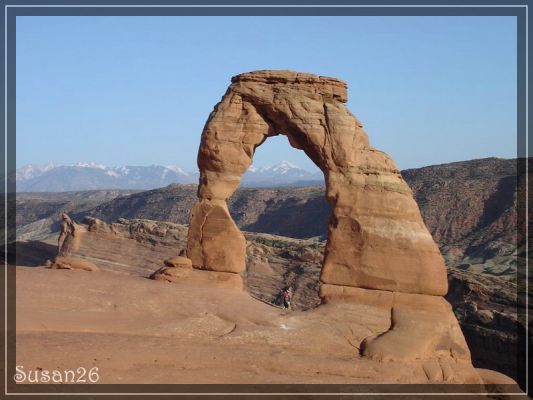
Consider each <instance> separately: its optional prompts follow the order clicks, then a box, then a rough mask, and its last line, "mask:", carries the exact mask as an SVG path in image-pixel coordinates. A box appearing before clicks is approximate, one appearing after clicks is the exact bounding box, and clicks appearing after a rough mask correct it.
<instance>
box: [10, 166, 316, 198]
mask: <svg viewBox="0 0 533 400" xmlns="http://www.w3.org/2000/svg"><path fill="white" fill-rule="evenodd" d="M323 181H324V178H323V176H322V173H321V172H309V171H307V170H305V169H303V168H300V167H298V166H297V165H294V164H292V163H290V162H288V161H282V162H281V163H279V164H276V165H274V166H267V167H260V168H259V167H255V166H251V167H250V169H249V170H248V171H247V172H246V173H245V174H244V176H243V178H242V184H243V186H248V187H268V186H305V185H309V184H318V183H322V182H323ZM197 182H198V172H187V171H184V170H183V169H182V168H180V167H177V166H175V165H168V166H161V165H150V166H122V167H109V166H105V165H101V164H95V163H77V164H46V165H34V164H28V165H25V166H24V167H22V168H19V169H17V171H16V187H17V192H66V191H79V190H99V189H140V190H147V189H155V188H160V187H164V186H167V185H170V184H172V183H197Z"/></svg>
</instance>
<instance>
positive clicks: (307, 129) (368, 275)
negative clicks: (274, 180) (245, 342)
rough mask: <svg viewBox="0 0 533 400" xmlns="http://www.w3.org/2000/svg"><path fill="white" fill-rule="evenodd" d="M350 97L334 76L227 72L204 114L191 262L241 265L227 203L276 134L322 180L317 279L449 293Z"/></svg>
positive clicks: (409, 203)
mask: <svg viewBox="0 0 533 400" xmlns="http://www.w3.org/2000/svg"><path fill="white" fill-rule="evenodd" d="M347 96H348V95H347V87H346V84H345V83H344V82H342V81H340V80H338V79H334V78H326V77H320V76H316V75H311V74H303V73H297V72H292V71H268V70H266V71H255V72H250V73H245V74H241V75H237V76H235V77H233V78H232V84H231V85H230V87H229V88H228V90H227V92H226V94H225V95H224V97H223V98H222V100H221V101H220V103H218V104H217V105H216V106H215V110H214V111H213V112H212V113H211V114H210V116H209V119H208V121H207V123H206V125H205V128H204V131H203V133H202V139H201V144H200V149H199V152H198V166H199V168H200V184H199V187H198V196H199V202H198V203H197V204H196V205H195V206H194V207H193V208H192V211H191V220H190V226H189V238H188V244H187V256H188V257H189V258H191V260H192V262H193V266H194V267H196V268H200V269H207V270H212V271H219V272H220V271H225V272H233V273H239V272H242V271H244V270H245V246H246V245H245V239H244V236H243V234H242V233H241V232H240V231H239V229H238V227H237V225H236V224H235V222H234V221H233V219H232V218H231V216H230V213H229V210H228V206H227V203H226V200H227V199H228V198H229V197H230V196H231V195H232V194H233V192H234V191H235V190H236V189H237V187H238V186H239V182H240V178H241V176H242V175H243V174H244V172H245V171H246V170H247V169H248V167H249V166H250V165H251V163H252V158H253V154H254V152H255V149H256V148H257V147H258V146H260V145H261V144H262V143H263V142H264V141H265V140H267V139H268V137H269V136H274V135H278V134H280V133H282V134H285V135H287V137H288V139H289V142H290V144H291V145H292V146H293V147H295V148H297V149H301V150H303V151H304V152H305V153H306V154H307V155H308V156H309V157H310V158H311V159H312V160H313V161H314V163H315V164H316V165H317V166H318V167H319V168H320V169H322V171H323V172H324V175H325V178H326V196H327V199H328V201H329V203H330V204H331V207H332V209H333V214H332V216H331V219H330V223H329V230H328V242H327V245H326V252H325V259H324V266H323V270H322V274H321V280H322V282H324V283H329V284H334V285H345V286H354V287H363V288H368V289H378V290H390V291H398V292H405V293H421V294H429V295H444V294H445V293H446V291H447V280H446V270H445V266H444V261H443V258H442V256H441V254H440V252H439V249H438V247H437V245H436V244H435V242H434V241H433V239H432V238H431V235H430V234H429V232H428V230H427V228H426V227H425V225H424V222H423V221H422V217H421V215H420V211H419V210H418V206H417V205H416V202H415V201H414V199H413V196H412V193H411V190H410V189H409V187H408V186H407V184H406V183H405V181H404V180H403V178H402V176H401V175H400V172H399V171H398V169H397V167H396V165H395V164H394V162H393V161H392V160H391V159H390V158H389V157H388V156H387V155H386V154H385V153H383V152H380V151H378V150H376V149H374V148H373V147H371V146H370V145H369V142H368V137H367V134H366V133H365V131H364V130H363V129H362V125H361V123H360V122H359V121H358V120H357V119H356V118H355V117H354V116H353V115H352V114H351V113H350V111H348V109H347V108H346V106H345V105H344V103H345V102H346V101H347ZM222 243H223V245H222ZM391 260H393V262H391Z"/></svg>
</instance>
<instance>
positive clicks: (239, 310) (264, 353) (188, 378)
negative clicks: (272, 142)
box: [16, 268, 481, 384]
mask: <svg viewBox="0 0 533 400" xmlns="http://www.w3.org/2000/svg"><path fill="white" fill-rule="evenodd" d="M201 272H202V271H199V273H201ZM16 311H17V353H16V356H17V365H24V367H25V369H26V370H29V369H32V370H35V369H37V368H42V369H48V370H53V369H62V370H63V369H76V368H78V367H80V366H85V367H87V369H88V368H90V367H93V366H96V367H98V369H99V375H100V378H101V380H100V383H354V384H355V383H428V382H434V383H438V382H446V383H461V382H469V383H479V382H481V379H480V377H479V375H478V374H477V372H476V370H475V369H474V368H473V367H472V365H471V364H470V362H469V360H467V359H464V358H462V357H456V356H455V355H454V354H451V355H450V353H448V354H445V353H444V352H443V353H442V354H441V355H439V357H434V356H433V355H432V356H431V357H430V358H429V359H425V358H422V359H419V360H410V361H402V360H396V361H394V360H390V361H384V360H381V361H380V360H377V359H370V358H368V357H362V356H361V355H360V353H359V349H360V346H361V343H362V342H363V340H364V339H365V338H367V337H372V336H376V335H378V334H379V333H380V332H383V331H386V330H387V329H388V328H389V325H390V312H389V310H388V309H386V308H384V307H381V306H380V305H379V304H354V303H350V304H326V305H324V306H321V307H318V308H316V309H314V310H309V311H305V312H298V311H293V312H287V311H284V310H280V309H278V308H275V307H271V306H269V305H267V304H265V303H263V302H260V301H258V300H255V299H253V298H252V297H250V296H249V295H248V293H246V292H244V291H237V290H235V289H224V288H219V287H212V286H206V285H204V284H201V285H195V284H194V283H191V282H187V283H172V284H169V283H167V282H163V281H156V280H150V279H142V278H140V277H138V276H134V275H125V274H116V273H112V272H108V271H101V272H99V273H87V272H84V271H74V270H46V269H44V268H20V269H18V270H17V310H16Z"/></svg>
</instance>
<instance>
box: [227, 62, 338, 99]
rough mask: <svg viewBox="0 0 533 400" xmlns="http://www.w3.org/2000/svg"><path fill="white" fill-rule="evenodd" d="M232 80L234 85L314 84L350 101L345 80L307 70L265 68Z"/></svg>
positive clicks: (319, 90) (319, 91) (317, 87)
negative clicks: (307, 71)
mask: <svg viewBox="0 0 533 400" xmlns="http://www.w3.org/2000/svg"><path fill="white" fill-rule="evenodd" d="M231 82H232V86H234V85H239V84H246V83H247V82H250V83H255V84H261V83H262V84H268V85H287V84H293V85H302V86H305V85H312V86H313V87H314V88H315V90H317V92H318V93H320V94H322V95H330V96H332V97H334V98H335V99H336V100H338V101H340V102H342V103H346V102H347V101H348V84H347V83H346V82H345V81H343V80H341V79H337V78H330V77H327V76H321V75H315V74H309V73H305V72H296V71H290V70H273V69H263V70H257V71H250V72H245V73H242V74H239V75H235V76H233V77H232V78H231Z"/></svg>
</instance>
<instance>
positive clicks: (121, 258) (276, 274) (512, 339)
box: [18, 220, 523, 376]
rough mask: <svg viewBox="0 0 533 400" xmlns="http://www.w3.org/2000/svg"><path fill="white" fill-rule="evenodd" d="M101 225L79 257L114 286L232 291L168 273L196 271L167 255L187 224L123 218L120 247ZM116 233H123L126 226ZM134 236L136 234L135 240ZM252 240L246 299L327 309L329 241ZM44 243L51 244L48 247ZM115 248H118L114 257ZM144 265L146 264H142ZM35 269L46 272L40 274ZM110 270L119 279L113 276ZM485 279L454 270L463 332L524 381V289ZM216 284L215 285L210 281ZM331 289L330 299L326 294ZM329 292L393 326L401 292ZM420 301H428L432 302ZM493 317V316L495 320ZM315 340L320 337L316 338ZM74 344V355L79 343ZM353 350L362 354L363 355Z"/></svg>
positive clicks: (478, 353) (438, 319) (433, 317)
mask: <svg viewBox="0 0 533 400" xmlns="http://www.w3.org/2000/svg"><path fill="white" fill-rule="evenodd" d="M94 223H95V222H94V221H92V220H88V221H87V223H85V224H78V230H79V231H86V233H84V234H83V235H82V236H81V238H82V240H81V241H80V246H79V249H78V251H76V252H74V253H73V254H72V256H73V257H75V258H77V259H81V260H83V259H84V257H85V254H86V253H85V252H87V251H89V250H90V251H94V252H95V253H96V254H99V255H100V257H101V258H99V259H97V260H94V257H93V258H92V259H93V261H94V263H96V265H98V266H99V267H100V269H101V270H102V272H98V273H97V274H106V275H105V276H107V277H108V278H106V279H112V280H114V279H115V278H114V277H115V275H119V276H120V277H122V278H124V279H126V278H128V279H127V280H125V281H124V284H125V285H126V284H129V283H130V282H135V281H132V280H130V279H129V277H128V275H129V276H131V277H137V278H138V279H141V280H142V281H146V279H144V278H146V277H148V276H149V275H150V274H152V273H153V272H154V271H157V270H158V269H162V270H167V271H168V270H170V272H169V273H167V274H166V276H165V275H164V274H163V275H162V276H160V277H159V278H158V279H160V280H159V283H161V284H163V283H164V284H165V285H164V286H163V287H169V286H170V287H173V286H174V285H181V284H183V285H186V284H189V283H191V282H192V283H193V284H194V285H195V286H203V288H204V289H202V290H200V291H199V292H198V293H199V296H200V298H201V297H202V296H203V293H204V291H209V290H211V289H209V288H213V287H221V286H224V285H220V282H213V281H212V280H211V279H209V275H211V274H219V273H217V272H207V271H198V270H194V272H195V273H196V274H195V275H196V279H194V278H193V277H191V274H187V273H182V275H181V277H180V276H179V272H178V271H173V270H178V268H176V267H168V266H169V264H172V263H173V264H174V265H177V266H181V268H179V269H182V270H183V269H187V270H189V271H191V268H189V266H188V265H185V264H184V263H185V261H184V260H187V259H186V258H183V257H179V256H177V257H172V258H170V259H167V258H166V257H168V256H165V255H164V254H165V252H166V251H167V249H168V248H172V253H173V254H176V253H178V249H179V248H180V246H184V244H185V241H186V234H187V230H186V227H185V226H182V225H178V226H176V225H175V224H167V223H161V222H156V221H148V220H132V221H127V220H121V221H120V223H118V224H115V227H116V226H117V225H120V231H124V232H128V234H127V235H125V236H120V235H118V236H116V237H115V238H114V239H113V240H114V241H113V242H110V241H109V240H108V235H109V231H110V230H111V225H108V224H104V223H101V222H100V223H98V225H97V229H94V228H92V229H91V231H89V229H88V227H89V225H91V224H92V225H94ZM140 227H144V228H143V230H144V231H145V232H144V233H142V234H141V233H140V232H139V230H140ZM146 227H159V230H158V231H159V232H161V229H162V228H165V227H166V230H167V232H168V231H169V230H175V232H177V233H178V237H176V238H172V239H171V238H170V237H169V236H167V235H165V236H162V235H154V234H153V233H149V232H147V231H146ZM115 229H116V230H117V231H119V228H115ZM163 230H164V229H163ZM129 232H132V234H131V237H130V233H129ZM151 232H154V230H151ZM180 235H181V236H180ZM245 236H246V238H247V249H246V252H247V256H246V263H247V271H246V274H245V275H244V284H245V289H244V290H245V292H244V293H246V296H249V295H251V296H253V297H255V298H257V299H259V300H261V302H263V303H267V304H270V305H274V306H277V307H280V306H281V304H282V301H281V290H282V289H283V288H284V287H287V286H292V287H293V288H294V296H293V301H292V306H293V310H296V311H297V312H298V311H300V310H310V309H313V308H315V307H317V306H318V305H319V304H320V301H321V299H320V297H319V296H318V291H319V275H320V269H321V262H322V255H323V250H324V243H323V242H317V241H313V240H301V239H291V238H285V237H280V236H274V235H268V234H258V233H248V232H245ZM139 237H140V238H142V240H139ZM56 241H57V238H54V239H53V243H55V242H56ZM147 242H150V243H152V246H153V247H147V246H146V243H147ZM159 242H161V244H159ZM110 243H111V245H112V246H113V247H112V248H111V247H110ZM42 245H44V243H43V244H42ZM40 248H41V247H35V248H33V249H32V251H33V252H34V257H33V258H32V259H37V258H38V253H39V249H40ZM24 249H26V250H28V249H30V246H29V245H28V246H27V247H24ZM112 249H114V250H113V251H112ZM45 250H46V249H45ZM45 250H41V251H40V254H41V265H44V262H45V261H46V259H47V258H48V254H49V252H48V251H47V250H46V251H45ZM89 257H90V256H89ZM111 260H114V261H111ZM139 260H143V261H141V262H140V261H139ZM171 260H173V261H172V263H170V261H171ZM143 262H146V266H143V265H141V264H142V263H143ZM165 262H166V263H165ZM30 269H32V268H27V269H23V268H20V269H19V270H18V271H22V272H20V277H21V278H20V279H32V278H31V277H32V275H28V274H27V272H24V271H26V270H30ZM33 270H34V271H41V269H40V268H38V269H33ZM47 271H48V272H50V273H51V274H57V273H65V274H71V273H73V272H76V271H49V270H44V272H47ZM110 272H114V273H113V274H109V273H110ZM172 272H174V274H172ZM176 272H177V273H176ZM79 273H80V274H85V276H86V278H83V279H89V282H87V283H83V280H82V278H81V275H80V280H79V281H76V282H74V281H72V282H71V284H75V285H82V286H83V285H92V282H93V280H92V279H93V278H91V277H90V276H91V275H94V274H93V273H87V272H83V271H80V272H79ZM222 274H223V273H222ZM226 274H227V275H232V276H234V275H235V274H231V273H226ZM198 275H202V276H198ZM204 275H207V276H204ZM38 276H39V279H42V282H41V283H40V285H39V286H38V287H35V289H34V292H37V291H46V290H48V289H45V287H46V285H47V283H46V279H49V277H52V276H57V275H42V272H39V275H38ZM482 278H483V277H477V276H472V274H469V273H466V272H461V271H456V270H452V271H451V275H450V287H451V290H450V293H449V295H448V296H447V299H448V300H449V301H450V302H451V303H452V304H453V305H454V309H455V314H456V315H457V316H458V317H459V320H460V322H461V326H462V329H463V331H464V332H465V334H466V336H467V341H468V343H469V344H470V346H471V349H472V350H473V355H474V357H475V360H476V364H475V365H476V366H481V367H483V368H490V369H495V368H497V369H498V370H499V371H500V372H504V373H506V374H508V375H509V376H516V369H515V368H516V353H515V349H516V347H515V345H516V340H517V329H518V328H520V327H519V326H518V324H517V319H516V313H515V309H514V304H515V301H516V300H515V298H513V297H512V295H513V292H516V288H513V284H511V283H507V285H508V286H509V287H508V288H507V287H505V288H504V287H502V283H505V282H503V281H501V280H499V279H496V278H492V279H490V280H486V279H485V280H483V279H482ZM35 279H37V278H35ZM65 279H67V278H65ZM117 279H118V278H117ZM210 280H211V282H209V281H210ZM167 282H173V283H167ZM117 285H118V283H117ZM226 287H227V285H226ZM231 287H235V286H231ZM19 289H20V288H19ZM93 289H94V290H97V291H98V293H101V292H100V289H99V288H96V287H95V288H92V289H91V290H93ZM50 290H52V289H50ZM87 290H89V289H87ZM102 290H103V289H102ZM124 290H126V289H124ZM131 290H132V291H135V290H137V286H132V287H131ZM217 290H218V289H217ZM328 290H329V292H328V293H324V292H326V291H328ZM322 291H323V293H322V296H323V297H324V298H325V299H326V301H327V305H326V306H327V307H329V306H330V305H332V304H336V305H338V306H340V305H341V304H342V302H344V303H345V305H346V306H347V307H349V306H350V304H366V303H369V301H368V299H371V300H372V301H371V302H370V303H371V304H370V305H372V307H373V310H374V311H378V310H379V313H380V314H383V315H384V314H388V316H389V317H388V318H389V325H390V318H391V317H393V315H392V314H391V311H393V310H394V307H393V303H392V301H391V299H392V297H393V294H392V293H391V292H387V291H376V290H364V289H358V288H349V287H346V286H335V285H323V286H322ZM20 293H21V294H20V295H21V296H22V297H23V296H33V295H34V294H33V293H32V292H20ZM80 293H82V292H80ZM248 293H249V294H248ZM364 293H366V294H367V295H366V297H363V296H362V294H364ZM101 294H102V293H101ZM108 294H109V293H107V294H105V295H104V294H102V297H101V299H100V301H103V302H105V301H107V300H106V296H107V295H108ZM139 296H141V297H142V296H143V293H142V292H139ZM176 296H177V297H176V300H175V304H174V305H173V306H172V307H173V309H176V310H178V309H180V308H181V307H182V296H181V295H179V294H177V295H176ZM413 296H414V295H413ZM465 296H466V297H465ZM339 297H340V298H339ZM420 297H421V298H424V297H425V296H420ZM430 297H431V298H437V299H438V297H435V296H430ZM365 298H366V299H367V301H366V303H365V301H364V299H365ZM69 301H71V300H69ZM196 301H198V300H196ZM415 305H416V304H415ZM441 305H442V304H441ZM162 307H166V305H165V304H164V303H162ZM239 307H240V306H239ZM269 307H270V306H269ZM322 307H324V305H322V306H320V307H318V309H320V308H322ZM438 308H439V306H437V307H434V309H433V310H432V312H431V313H430V315H427V317H428V318H427V319H426V320H427V321H431V323H432V324H433V323H435V324H436V325H438V326H440V327H441V328H439V329H442V327H443V326H446V324H448V326H450V327H452V328H453V329H454V330H456V327H457V326H456V323H455V322H454V321H453V320H452V321H450V319H449V317H450V315H449V314H447V311H446V307H443V308H441V309H442V310H443V311H445V312H446V313H439V312H437V311H438ZM51 310H52V309H49V310H48V311H46V313H45V315H49V314H50V315H51V314H52V311H51ZM397 311H399V312H400V313H401V309H398V307H397ZM489 311H490V315H488V314H487V313H488V312H489ZM36 312H37V311H36ZM158 312H159V311H158ZM416 313H418V316H416ZM513 313H515V314H513ZM304 314H305V313H304ZM408 315H409V316H411V315H412V316H414V317H416V318H418V321H420V322H421V323H422V324H423V323H424V319H423V318H420V317H423V314H420V312H419V311H417V309H416V307H415V308H414V309H413V310H411V311H410V312H409V314H408ZM513 315H514V316H513ZM65 318H67V319H66V320H65V321H64V324H65V326H68V319H69V318H70V314H67V315H66V317H65ZM394 318H397V319H399V320H400V319H401V314H398V313H395V315H394ZM87 321H91V320H87ZM513 321H514V322H513ZM46 325H47V323H46V322H45V326H46ZM388 328H389V326H387V327H384V328H383V330H384V331H386V330H387V329H388ZM317 329H319V327H317ZM521 329H523V327H521ZM380 332H381V331H380ZM441 332H442V331H441ZM456 333H457V331H456ZM315 334H316V333H314V334H313V335H315ZM47 335H51V333H47V334H46V335H45V336H41V339H42V340H46V341H47V343H49V340H51V339H49V338H48V336H47ZM417 335H418V332H417V331H416V330H415V331H414V333H412V336H410V337H412V338H415V337H417V340H418V339H420V337H418V336H417ZM365 337H366V336H365ZM383 337H385V336H383ZM435 337H437V336H435ZM440 337H441V338H442V339H446V338H448V339H449V340H450V341H452V343H453V340H455V341H457V340H459V343H460V337H459V339H458V338H457V335H455V339H454V334H453V330H452V331H450V332H448V333H445V334H441V335H440ZM75 338H76V335H72V336H70V338H69V340H73V341H75V340H76V339H75ZM371 338H372V335H370V336H369V338H368V339H369V340H368V341H367V342H369V341H370V339H371ZM448 339H446V340H448ZM35 340H37V339H35ZM54 340H55V339H54ZM106 340H107V339H106ZM36 343H37V342H36ZM365 343H366V342H365ZM420 343H422V342H420ZM494 343H497V345H496V346H495V345H494ZM408 344H409V341H408V342H407V344H406V343H404V344H402V346H399V347H398V348H397V350H402V349H404V348H405V349H409V348H410V347H409V346H408ZM412 344H413V346H414V344H415V342H414V341H413V342H412ZM426 345H427V346H429V347H426V349H428V348H429V349H431V347H432V346H434V345H435V343H431V342H426ZM71 346H72V349H73V350H74V349H75V346H74V344H72V345H71ZM143 346H144V345H143ZM380 347H381V345H380ZM415 347H416V348H415V352H416V351H420V352H422V353H424V350H423V349H424V347H423V346H418V345H417V346H415ZM110 348H111V347H110ZM445 348H446V347H445ZM448 348H449V349H454V351H457V350H456V347H455V346H448ZM433 349H435V347H433ZM353 351H356V352H357V350H356V349H354V350H353ZM426 351H427V350H426ZM441 352H442V351H441ZM376 353H377V352H376ZM387 353H389V356H388V357H387V356H385V357H383V358H386V359H389V358H393V359H394V358H399V359H401V358H402V355H401V354H400V355H398V354H396V355H394V356H393V354H394V352H393V351H391V352H387ZM435 353H436V354H438V353H439V352H438V351H435ZM367 354H368V353H367ZM380 358H381V355H380V353H377V354H376V355H375V356H374V357H373V359H374V361H376V360H379V359H380ZM437 358H438V357H437ZM495 360H497V361H496V363H495ZM428 368H431V367H428ZM432 374H433V373H431V374H430V375H431V376H433V375H432ZM439 374H440V373H436V375H437V376H438V375H439ZM191 376H192V374H191Z"/></svg>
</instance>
